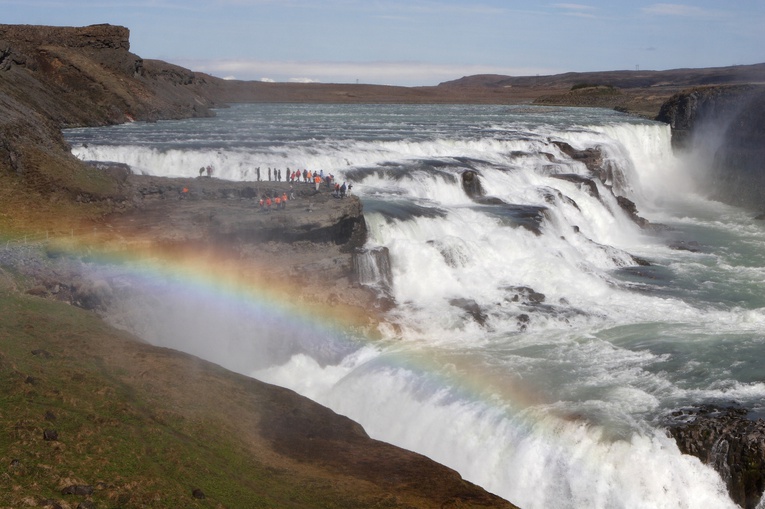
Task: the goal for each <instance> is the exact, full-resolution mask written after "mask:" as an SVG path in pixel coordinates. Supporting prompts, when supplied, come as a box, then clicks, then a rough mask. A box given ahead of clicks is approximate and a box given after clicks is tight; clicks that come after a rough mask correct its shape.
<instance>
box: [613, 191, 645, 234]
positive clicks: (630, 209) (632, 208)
mask: <svg viewBox="0 0 765 509" xmlns="http://www.w3.org/2000/svg"><path fill="white" fill-rule="evenodd" d="M616 202H617V203H618V204H619V206H620V207H621V208H622V209H623V210H624V211H625V212H626V213H627V214H628V215H629V216H630V219H632V220H633V221H635V223H637V224H638V225H639V226H640V227H641V228H645V227H647V226H648V225H649V223H648V220H647V219H645V218H643V217H640V216H639V215H638V211H637V206H636V205H635V202H633V201H632V200H630V199H629V198H625V197H624V196H617V197H616Z"/></svg>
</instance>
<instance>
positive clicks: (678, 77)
mask: <svg viewBox="0 0 765 509" xmlns="http://www.w3.org/2000/svg"><path fill="white" fill-rule="evenodd" d="M582 83H591V84H597V85H606V86H613V87H619V88H649V87H696V86H703V85H733V84H741V83H765V63H761V64H754V65H735V66H730V67H709V68H701V69H671V70H667V71H640V70H635V71H599V72H568V73H564V74H554V75H548V76H503V75H499V74H476V75H473V76H465V77H462V78H459V79H456V80H452V81H445V82H443V83H440V84H439V85H438V86H439V87H488V88H502V87H537V88H570V87H573V86H575V85H579V84H582Z"/></svg>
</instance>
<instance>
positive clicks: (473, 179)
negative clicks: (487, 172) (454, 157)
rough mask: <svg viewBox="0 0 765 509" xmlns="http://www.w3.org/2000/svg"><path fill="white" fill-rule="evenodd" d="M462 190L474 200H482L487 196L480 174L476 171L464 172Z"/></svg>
mask: <svg viewBox="0 0 765 509" xmlns="http://www.w3.org/2000/svg"><path fill="white" fill-rule="evenodd" d="M462 189H464V190H465V194H467V195H468V196H469V197H471V198H473V199H475V198H480V197H481V196H483V195H485V194H486V193H485V192H484V190H483V187H482V186H481V181H480V179H479V178H478V172H477V171H475V170H467V171H463V172H462Z"/></svg>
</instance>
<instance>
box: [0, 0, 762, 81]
mask: <svg viewBox="0 0 765 509" xmlns="http://www.w3.org/2000/svg"><path fill="white" fill-rule="evenodd" d="M0 12H2V13H3V18H2V19H0V23H6V24H31V25H56V26H85V25H91V24H98V23H109V24H112V25H121V26H125V27H127V28H129V29H130V50H131V51H132V52H133V53H136V54H137V55H139V56H140V57H142V58H145V59H160V60H165V61H167V62H170V63H173V64H177V65H180V66H183V67H186V68H189V69H191V70H193V71H199V72H206V73H209V74H212V75H214V76H218V77H221V78H232V79H234V78H235V79H241V80H262V81H276V82H288V81H296V82H322V83H374V84H382V85H403V86H428V85H437V84H438V83H441V82H443V81H449V80H453V79H458V78H461V77H463V76H469V75H474V74H502V75H509V76H533V75H548V74H558V73H563V72H584V71H612V70H665V69H677V68H698V67H720V66H728V65H745V64H755V63H762V62H765V0H723V1H712V0H698V1H685V2H682V3H656V2H650V1H649V2H643V1H639V0H630V1H623V0H584V1H581V2H576V3H573V2H572V3H564V2H545V1H515V0H504V1H502V0H483V1H481V0H479V1H470V0H426V1H421V0H390V1H389V0H322V1H318V0H0Z"/></svg>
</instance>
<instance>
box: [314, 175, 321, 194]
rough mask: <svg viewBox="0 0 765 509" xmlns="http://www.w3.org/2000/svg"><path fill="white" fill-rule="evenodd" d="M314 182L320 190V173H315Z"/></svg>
mask: <svg viewBox="0 0 765 509" xmlns="http://www.w3.org/2000/svg"><path fill="white" fill-rule="evenodd" d="M313 182H314V185H315V186H316V191H318V190H319V186H321V176H319V174H318V173H317V174H316V175H314V177H313Z"/></svg>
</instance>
